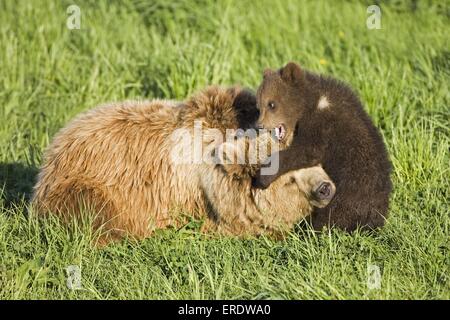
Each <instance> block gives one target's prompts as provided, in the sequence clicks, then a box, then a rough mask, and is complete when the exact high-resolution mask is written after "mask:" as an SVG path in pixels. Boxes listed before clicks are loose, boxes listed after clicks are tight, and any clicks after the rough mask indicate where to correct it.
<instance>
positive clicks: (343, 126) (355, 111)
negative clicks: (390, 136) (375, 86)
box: [254, 62, 392, 231]
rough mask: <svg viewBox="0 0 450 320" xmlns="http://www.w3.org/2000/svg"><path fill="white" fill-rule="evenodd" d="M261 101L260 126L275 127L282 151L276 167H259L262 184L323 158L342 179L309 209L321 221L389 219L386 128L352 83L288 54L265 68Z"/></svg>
mask: <svg viewBox="0 0 450 320" xmlns="http://www.w3.org/2000/svg"><path fill="white" fill-rule="evenodd" d="M257 103H258V109H259V111H260V115H259V119H258V126H259V127H260V128H266V129H274V130H275V134H276V135H277V137H278V139H279V141H280V145H281V151H279V152H278V153H276V154H274V155H272V157H273V156H278V157H279V170H278V172H277V173H276V174H275V175H261V173H260V172H259V173H257V175H256V177H255V179H254V185H255V186H256V187H260V188H267V187H268V186H269V185H270V184H271V183H272V182H273V181H274V180H275V179H277V178H278V177H279V176H281V175H282V174H284V173H286V172H287V171H290V170H294V169H300V168H305V167H311V166H315V165H318V164H321V165H322V166H323V168H324V170H325V171H326V172H327V173H328V174H329V175H330V177H331V179H333V181H334V182H335V184H336V195H335V197H334V199H333V200H332V201H331V202H330V204H329V205H328V206H327V207H325V208H322V209H317V210H315V211H314V212H313V214H312V215H311V222H312V225H313V227H314V228H315V229H317V230H320V229H322V228H323V226H329V227H331V226H336V227H339V228H341V229H344V230H347V231H352V230H354V229H356V228H357V227H361V228H363V229H373V228H376V227H381V226H383V225H384V222H385V219H386V217H387V214H388V207H389V195H390V192H391V190H392V184H391V180H390V172H391V163H390V161H389V158H388V155H387V151H386V147H385V145H384V143H383V139H382V137H381V135H380V133H379V132H378V130H377V128H376V127H375V126H374V125H373V124H372V121H371V120H370V118H369V116H368V115H367V113H366V112H365V111H364V109H363V106H362V104H361V102H360V100H359V99H358V97H357V95H356V94H355V93H354V92H353V91H352V90H351V89H350V88H349V87H348V86H347V85H345V84H343V83H342V82H339V81H337V80H335V79H332V78H328V77H323V76H320V75H316V74H313V73H310V72H308V71H305V70H302V69H301V68H300V66H298V65H297V64H295V63H293V62H290V63H288V64H287V65H286V66H285V67H284V68H281V69H280V70H278V71H272V70H266V71H265V72H264V79H263V81H262V83H261V85H260V87H259V89H258V92H257ZM322 192H323V193H324V194H326V193H327V192H328V190H326V188H325V189H324V190H322Z"/></svg>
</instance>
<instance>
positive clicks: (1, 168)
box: [0, 163, 38, 207]
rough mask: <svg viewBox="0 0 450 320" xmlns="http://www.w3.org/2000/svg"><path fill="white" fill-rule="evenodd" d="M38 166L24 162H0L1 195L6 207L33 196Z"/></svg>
mask: <svg viewBox="0 0 450 320" xmlns="http://www.w3.org/2000/svg"><path fill="white" fill-rule="evenodd" d="M37 173H38V168H37V167H35V166H26V165H24V164H22V163H0V195H1V200H0V201H1V202H2V203H3V205H4V206H5V207H12V206H14V204H18V203H20V202H22V201H23V200H25V201H26V200H29V199H30V197H31V193H32V189H33V185H34V183H35V181H36V176H37Z"/></svg>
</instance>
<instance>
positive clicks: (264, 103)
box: [256, 62, 314, 145]
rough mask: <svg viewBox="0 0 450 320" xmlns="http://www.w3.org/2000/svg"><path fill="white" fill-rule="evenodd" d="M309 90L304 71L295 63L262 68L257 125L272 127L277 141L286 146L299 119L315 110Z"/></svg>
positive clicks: (264, 127)
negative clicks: (281, 66) (273, 67)
mask: <svg viewBox="0 0 450 320" xmlns="http://www.w3.org/2000/svg"><path fill="white" fill-rule="evenodd" d="M310 93H311V90H310V88H309V86H308V84H307V79H306V73H305V71H304V70H302V69H301V68H300V66H299V65H297V64H296V63H294V62H289V63H288V64H287V65H286V66H284V67H283V68H281V69H279V70H270V69H267V70H265V71H264V76H263V81H262V83H261V85H260V86H259V88H258V91H257V94H256V98H257V107H258V110H259V118H258V122H257V126H258V128H260V129H268V130H275V135H276V137H277V138H278V140H279V142H280V144H282V145H289V144H290V143H291V141H292V139H293V136H294V132H295V129H296V125H297V123H298V121H299V120H300V119H302V118H307V117H308V115H309V114H310V113H311V112H313V111H314V108H311V104H310V103H308V102H309V101H310V99H309V95H310Z"/></svg>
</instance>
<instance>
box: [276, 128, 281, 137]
mask: <svg viewBox="0 0 450 320" xmlns="http://www.w3.org/2000/svg"><path fill="white" fill-rule="evenodd" d="M275 137H277V139H278V140H281V130H280V127H276V128H275Z"/></svg>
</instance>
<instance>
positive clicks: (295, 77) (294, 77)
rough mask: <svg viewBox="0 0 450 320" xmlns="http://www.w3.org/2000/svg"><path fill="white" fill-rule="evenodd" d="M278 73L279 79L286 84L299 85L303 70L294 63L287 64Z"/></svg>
mask: <svg viewBox="0 0 450 320" xmlns="http://www.w3.org/2000/svg"><path fill="white" fill-rule="evenodd" d="M279 72H280V76H281V79H283V80H284V81H285V82H287V83H299V82H301V81H302V79H303V70H302V69H301V68H300V66H299V65H298V64H296V63H295V62H289V63H288V64H287V65H285V66H284V67H283V68H281V69H280V71H279Z"/></svg>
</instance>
